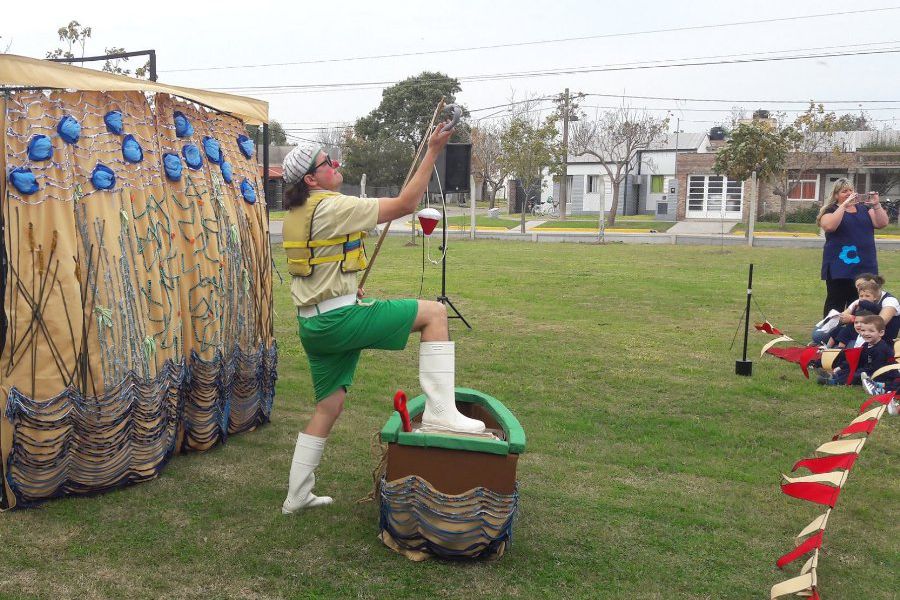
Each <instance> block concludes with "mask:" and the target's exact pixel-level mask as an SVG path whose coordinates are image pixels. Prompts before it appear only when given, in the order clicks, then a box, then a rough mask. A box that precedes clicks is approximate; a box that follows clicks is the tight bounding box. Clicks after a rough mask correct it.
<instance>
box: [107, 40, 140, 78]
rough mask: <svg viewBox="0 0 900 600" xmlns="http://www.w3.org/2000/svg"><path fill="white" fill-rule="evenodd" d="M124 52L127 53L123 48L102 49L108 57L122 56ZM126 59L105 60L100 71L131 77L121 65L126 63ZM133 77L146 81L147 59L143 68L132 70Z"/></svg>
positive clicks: (127, 70)
mask: <svg viewBox="0 0 900 600" xmlns="http://www.w3.org/2000/svg"><path fill="white" fill-rule="evenodd" d="M125 52H128V51H127V50H125V48H115V47H113V48H104V49H103V53H104V54H107V55H109V54H124V53H125ZM128 58H129V57H127V56H125V57H122V58H114V59H111V60H107V61H106V62H104V63H103V69H102V70H103V71H106V72H107V73H118V74H119V75H131V70H130V69H125V68H123V67H122V63H126V62H128ZM134 76H135V77H137V78H138V79H146V78H148V77H149V76H150V60H149V59H148V60H147V62H146V63H144V65H143V66H141V67H138V68H136V69H135V70H134Z"/></svg>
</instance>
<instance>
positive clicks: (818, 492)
mask: <svg viewBox="0 0 900 600" xmlns="http://www.w3.org/2000/svg"><path fill="white" fill-rule="evenodd" d="M781 491H782V492H784V493H785V494H787V495H788V496H793V497H794V498H800V499H801V500H808V501H810V502H815V503H816V504H824V505H825V506H829V507H831V508H834V503H835V502H837V499H838V496H839V495H840V493H841V488H839V487H832V486H830V485H826V484H824V483H815V482H808V481H801V482H799V483H783V484H781Z"/></svg>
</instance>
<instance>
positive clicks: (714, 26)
mask: <svg viewBox="0 0 900 600" xmlns="http://www.w3.org/2000/svg"><path fill="white" fill-rule="evenodd" d="M898 9H900V6H889V7H884V8H869V9H860V10H848V11H841V12H831V13H818V14H812V15H798V16H794V17H774V18H771V19H756V20H752V21H734V22H729V23H715V24H709V25H685V26H682V27H669V28H663V29H646V30H642V31H629V32H622V33H601V34H597V35H586V36H579V37H571V38H556V39H549V40H535V41H528V42H512V43H508V44H491V45H486V46H468V47H463V48H448V49H442V50H420V51H417V52H398V53H394V54H378V55H370V56H350V57H345V58H322V59H315V60H303V61H292V62H281V63H263V64H253V65H230V66H221V67H191V68H184V69H166V70H163V71H161V72H163V73H184V72H188V71H221V70H227V69H256V68H265V67H286V66H293V65H311V64H324V63H336V62H351V61H360V60H380V59H383V58H401V57H405V56H427V55H433V54H450V53H453V52H473V51H478V50H495V49H499V48H519V47H523V46H536V45H541V44H558V43H564V42H581V41H587V40H597V39H610V38H620V37H631V36H639V35H651V34H657V33H675V32H682V31H698V30H704V29H719V28H723V27H738V26H743V25H761V24H768V23H780V22H790V21H799V20H805V19H819V18H823V17H835V16H847V15H856V14H865V13H876V12H885V11H893V10H898Z"/></svg>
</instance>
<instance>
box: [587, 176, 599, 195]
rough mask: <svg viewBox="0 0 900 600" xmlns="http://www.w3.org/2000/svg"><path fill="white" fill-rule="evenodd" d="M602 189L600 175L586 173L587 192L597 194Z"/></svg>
mask: <svg viewBox="0 0 900 600" xmlns="http://www.w3.org/2000/svg"><path fill="white" fill-rule="evenodd" d="M601 191H603V181H602V179H601V178H600V175H588V176H587V193H588V194H599V193H600V192H601Z"/></svg>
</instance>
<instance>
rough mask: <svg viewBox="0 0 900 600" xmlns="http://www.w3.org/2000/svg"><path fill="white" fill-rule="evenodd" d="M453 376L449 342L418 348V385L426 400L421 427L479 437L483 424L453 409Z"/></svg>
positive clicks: (453, 363) (454, 371)
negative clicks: (426, 426)
mask: <svg viewBox="0 0 900 600" xmlns="http://www.w3.org/2000/svg"><path fill="white" fill-rule="evenodd" d="M455 375H456V360H455V353H454V347H453V342H422V343H421V344H420V345H419V383H420V384H421V386H422V391H423V392H425V396H426V400H425V414H423V415H422V424H423V425H428V426H429V427H433V428H435V429H445V430H449V431H459V432H462V433H481V432H482V431H484V423H482V422H481V421H478V420H476V419H470V418H469V417H466V416H464V415H462V414H460V412H459V411H458V410H457V409H456V392H455V390H454V378H455Z"/></svg>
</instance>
